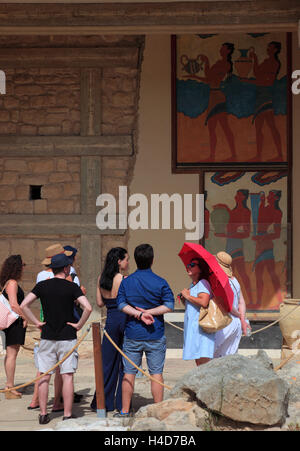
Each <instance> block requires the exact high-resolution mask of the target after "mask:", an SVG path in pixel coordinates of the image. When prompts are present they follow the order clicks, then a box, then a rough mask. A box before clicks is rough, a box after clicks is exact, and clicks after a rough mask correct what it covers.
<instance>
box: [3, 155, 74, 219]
mask: <svg viewBox="0 0 300 451" xmlns="http://www.w3.org/2000/svg"><path fill="white" fill-rule="evenodd" d="M0 170H1V174H0V199H1V200H0V213H2V214H5V213H9V214H11V213H23V214H62V213H63V214H68V213H69V214H72V213H73V214H74V213H79V209H80V158H78V157H72V158H25V159H22V160H21V159H18V158H2V159H1V161H0ZM31 186H40V187H41V199H36V200H31V199H30V187H31Z"/></svg>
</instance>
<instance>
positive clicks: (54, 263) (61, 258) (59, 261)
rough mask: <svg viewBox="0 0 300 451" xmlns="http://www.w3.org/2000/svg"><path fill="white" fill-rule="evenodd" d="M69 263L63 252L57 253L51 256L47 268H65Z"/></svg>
mask: <svg viewBox="0 0 300 451" xmlns="http://www.w3.org/2000/svg"><path fill="white" fill-rule="evenodd" d="M70 264H71V261H70V258H69V257H67V256H66V255H65V254H57V255H54V256H53V257H51V263H50V265H49V268H65V267H66V266H69V265H70Z"/></svg>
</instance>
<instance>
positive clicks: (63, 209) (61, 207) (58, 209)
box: [48, 199, 74, 233]
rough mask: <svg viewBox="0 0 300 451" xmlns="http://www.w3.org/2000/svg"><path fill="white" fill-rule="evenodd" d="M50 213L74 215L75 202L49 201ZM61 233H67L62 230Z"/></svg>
mask: <svg viewBox="0 0 300 451" xmlns="http://www.w3.org/2000/svg"><path fill="white" fill-rule="evenodd" d="M48 212H49V213H50V214H51V213H53V214H54V213H57V214H70V213H74V202H73V201H72V200H62V199H60V200H49V201H48ZM60 232H61V233H64V232H66V233H67V231H65V230H61V231H60Z"/></svg>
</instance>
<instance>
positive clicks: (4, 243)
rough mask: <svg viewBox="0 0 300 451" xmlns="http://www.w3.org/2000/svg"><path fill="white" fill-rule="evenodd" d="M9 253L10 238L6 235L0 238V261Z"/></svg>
mask: <svg viewBox="0 0 300 451" xmlns="http://www.w3.org/2000/svg"><path fill="white" fill-rule="evenodd" d="M9 255H10V240H9V239H7V237H5V238H2V237H1V239H0V263H1V265H2V263H3V261H4V260H5V259H6V258H7V257H8V256H9Z"/></svg>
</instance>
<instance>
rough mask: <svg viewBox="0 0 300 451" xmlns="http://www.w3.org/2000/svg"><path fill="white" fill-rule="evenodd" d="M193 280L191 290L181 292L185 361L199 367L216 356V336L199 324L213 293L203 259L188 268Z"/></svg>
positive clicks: (196, 260)
mask: <svg viewBox="0 0 300 451" xmlns="http://www.w3.org/2000/svg"><path fill="white" fill-rule="evenodd" d="M186 269H187V273H188V275H189V276H190V278H191V279H192V284H191V286H190V288H189V289H187V288H185V289H184V290H182V291H181V299H182V301H183V302H184V303H185V307H186V310H185V315H184V343H183V357H182V358H183V360H194V359H195V361H196V365H197V366H199V365H201V364H203V363H206V362H208V361H209V360H210V359H212V358H213V356H214V349H215V335H216V334H207V333H205V332H204V331H203V330H202V328H201V327H200V326H199V324H198V319H199V312H200V307H201V306H203V307H207V305H208V303H209V300H210V299H211V298H212V297H213V293H212V290H211V287H210V284H209V282H208V277H209V268H208V265H207V263H206V262H205V261H204V260H202V259H201V258H193V259H192V260H191V261H190V263H189V264H188V265H187V267H186Z"/></svg>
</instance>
